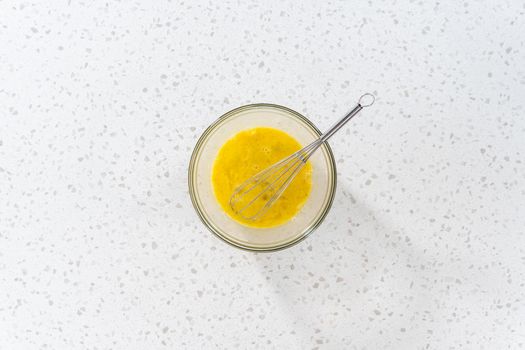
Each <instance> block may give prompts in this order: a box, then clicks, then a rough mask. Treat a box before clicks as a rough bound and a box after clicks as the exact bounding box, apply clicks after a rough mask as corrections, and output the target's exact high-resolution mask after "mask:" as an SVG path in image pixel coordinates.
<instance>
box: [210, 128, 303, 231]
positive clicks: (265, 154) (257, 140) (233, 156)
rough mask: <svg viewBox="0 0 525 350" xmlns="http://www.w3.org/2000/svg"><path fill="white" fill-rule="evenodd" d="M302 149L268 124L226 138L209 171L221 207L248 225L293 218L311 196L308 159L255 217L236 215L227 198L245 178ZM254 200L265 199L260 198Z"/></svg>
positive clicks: (253, 225) (273, 222)
mask: <svg viewBox="0 0 525 350" xmlns="http://www.w3.org/2000/svg"><path fill="white" fill-rule="evenodd" d="M301 148H302V147H301V144H299V142H297V140H295V139H294V138H293V137H291V136H290V135H288V134H287V133H285V132H283V131H280V130H277V129H273V128H268V127H258V128H253V129H248V130H244V131H241V132H239V133H238V134H236V135H235V136H234V137H232V138H231V139H229V140H228V141H226V143H225V144H224V145H223V146H222V147H221V149H220V150H219V153H218V155H217V158H216V159H215V163H214V165H213V170H212V183H213V189H214V192H215V197H216V198H217V201H218V202H219V204H220V205H221V207H222V209H224V211H225V212H226V213H227V214H228V215H229V216H230V217H232V218H233V219H235V220H236V221H238V222H240V223H241V224H243V225H247V226H251V227H261V228H263V227H273V226H277V225H281V224H283V223H285V222H286V221H288V220H290V219H291V218H293V217H294V216H295V215H296V214H297V212H298V211H299V210H300V209H301V207H302V206H303V204H304V203H305V202H306V199H307V198H308V196H309V195H310V189H311V187H312V166H311V164H310V162H308V163H306V166H305V167H304V168H303V169H302V170H301V171H300V172H299V173H298V174H297V176H296V178H295V179H294V180H293V181H292V182H291V183H290V185H289V186H288V188H287V189H286V190H285V191H284V192H283V194H282V195H281V197H280V198H279V199H278V200H277V201H275V202H274V204H273V205H272V206H271V207H270V209H269V210H268V211H267V212H266V213H265V214H264V215H261V216H260V217H259V218H257V219H256V220H247V219H245V218H243V217H242V216H240V215H238V214H236V213H235V212H234V211H233V209H232V208H231V207H230V197H231V195H232V193H233V192H234V190H235V188H237V186H239V185H240V184H242V183H243V182H244V181H245V180H247V179H248V178H250V177H252V176H253V175H255V174H257V173H258V172H260V171H262V170H264V169H265V168H267V167H268V166H270V165H272V164H274V163H276V162H278V161H279V160H281V159H283V158H285V157H287V156H289V155H290V154H292V153H294V152H296V151H298V150H299V149H301ZM266 200H267V199H266ZM257 201H265V199H263V198H262V197H261V198H259V199H257ZM254 204H257V203H254Z"/></svg>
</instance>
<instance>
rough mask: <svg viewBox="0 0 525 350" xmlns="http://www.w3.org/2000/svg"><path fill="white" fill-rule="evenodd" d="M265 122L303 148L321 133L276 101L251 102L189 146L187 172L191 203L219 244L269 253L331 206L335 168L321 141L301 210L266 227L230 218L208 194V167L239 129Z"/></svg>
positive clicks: (302, 234)
mask: <svg viewBox="0 0 525 350" xmlns="http://www.w3.org/2000/svg"><path fill="white" fill-rule="evenodd" d="M260 126H267V127H272V128H276V129H279V130H283V131H285V132H286V133H288V134H289V135H291V136H293V137H294V138H295V139H297V140H298V141H299V142H300V143H301V144H302V145H303V146H306V145H308V144H309V143H310V142H312V141H314V140H316V139H317V138H318V137H319V136H320V135H321V132H320V131H319V130H318V129H317V128H316V127H315V126H314V124H313V123H312V122H310V121H309V120H308V119H306V118H305V117H304V116H302V115H301V114H299V113H297V112H295V111H293V110H291V109H289V108H286V107H282V106H279V105H273V104H252V105H246V106H242V107H239V108H236V109H234V110H232V111H230V112H228V113H226V114H224V115H223V116H222V117H220V118H219V119H217V121H215V122H214V123H213V124H212V125H210V126H209V127H208V128H207V129H206V130H205V131H204V133H203V134H202V136H201V137H200V139H199V141H198V142H197V144H196V145H195V149H194V150H193V154H192V156H191V160H190V165H189V170H188V184H189V191H190V196H191V200H192V202H193V206H194V207H195V210H196V211H197V214H198V215H199V217H200V219H201V220H202V222H203V223H204V224H205V225H206V227H208V229H209V230H210V231H211V232H213V233H214V234H215V235H216V236H217V237H219V238H221V239H222V240H224V241H225V242H227V243H229V244H231V245H233V246H235V247H238V248H242V249H246V250H251V251H275V250H279V249H283V248H287V247H290V246H292V245H294V244H296V243H298V242H300V241H301V240H303V239H304V238H306V236H308V234H310V233H311V232H312V231H313V230H314V229H315V228H317V227H318V226H319V225H320V224H321V222H322V221H323V219H324V218H325V216H326V214H327V213H328V211H329V210H330V206H331V205H332V202H333V199H334V195H335V187H336V173H337V172H336V167H335V160H334V156H333V154H332V150H331V149H330V146H329V145H328V144H327V143H324V144H323V145H322V146H321V147H320V148H319V149H318V150H317V152H316V153H315V154H314V155H313V156H312V157H311V158H310V160H309V161H310V162H311V163H312V190H311V193H310V196H309V197H308V200H307V201H306V203H305V204H304V206H303V208H302V209H301V211H300V212H299V213H298V214H297V215H296V216H295V217H294V218H293V219H292V220H290V221H288V222H287V223H285V224H283V225H281V226H277V227H272V228H253V227H247V226H244V225H241V224H239V223H238V222H236V221H235V220H233V219H231V218H230V217H229V216H228V215H227V214H226V213H225V212H224V211H223V210H222V209H221V207H220V205H219V203H218V202H217V200H216V198H215V195H214V193H213V185H212V182H211V174H212V167H213V162H214V160H215V157H216V156H217V153H218V151H219V149H220V148H221V146H222V145H223V144H224V143H225V142H226V141H227V140H228V139H230V138H231V137H233V136H234V135H235V134H236V133H238V132H239V131H241V130H245V129H249V128H255V127H260Z"/></svg>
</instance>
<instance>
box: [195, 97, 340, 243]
mask: <svg viewBox="0 0 525 350" xmlns="http://www.w3.org/2000/svg"><path fill="white" fill-rule="evenodd" d="M261 107H269V108H276V109H281V110H284V111H285V112H288V113H289V114H291V115H292V116H294V117H296V118H298V119H300V120H301V121H303V122H305V123H306V124H307V125H308V126H309V127H310V128H311V129H312V130H313V131H314V132H315V133H316V134H317V136H321V135H322V133H321V131H320V130H319V129H318V128H317V127H316V126H315V124H314V123H312V122H311V121H310V120H309V119H308V118H306V117H305V116H303V115H302V114H300V113H298V112H296V111H294V110H293V109H291V108H288V107H285V106H281V105H278V104H273V103H252V104H247V105H243V106H239V107H236V108H234V109H232V110H229V111H228V112H226V113H224V114H223V115H221V116H220V117H219V118H217V119H216V120H215V121H214V122H213V123H211V124H210V125H209V126H208V127H207V128H206V129H205V130H204V132H203V133H202V134H201V136H200V137H199V139H198V140H197V143H196V144H195V147H194V148H193V151H192V153H191V158H190V163H189V165H188V190H189V193H190V198H191V203H192V204H193V208H194V209H195V211H196V212H197V215H198V217H199V219H200V220H201V222H202V223H203V224H204V226H206V227H207V229H208V230H209V231H211V233H213V234H214V235H215V236H216V237H218V238H219V239H221V240H222V241H224V242H226V243H227V244H229V245H230V246H233V247H235V248H238V249H241V250H244V251H250V252H267V253H269V252H275V251H279V250H283V249H286V248H289V247H292V246H294V245H296V244H297V243H299V242H301V241H303V240H304V239H306V237H308V236H309V235H310V234H311V233H312V232H314V231H315V230H316V229H317V228H318V227H319V226H320V225H321V223H322V222H323V221H324V219H325V218H326V216H327V215H328V212H329V211H330V209H331V207H332V204H333V202H334V198H335V193H336V189H337V166H336V162H335V158H334V154H333V152H332V148H331V147H330V144H329V143H328V142H327V141H325V142H324V146H325V147H326V150H327V152H328V158H329V160H330V163H331V164H332V169H333V174H331V175H332V181H331V182H332V191H331V193H330V197H329V198H328V202H327V204H326V206H325V207H324V208H323V212H322V213H321V215H320V216H319V218H318V219H317V220H316V221H315V222H314V223H313V224H312V225H310V226H309V227H308V228H307V229H306V230H305V231H304V232H303V233H302V234H301V235H299V236H298V237H296V238H295V239H293V240H291V241H289V242H287V243H285V244H281V245H278V246H270V247H268V248H257V247H250V246H246V245H243V244H239V243H237V242H234V241H232V240H230V239H228V237H225V236H223V235H222V234H221V233H220V232H219V230H216V229H215V227H214V226H215V225H214V224H213V223H212V222H210V221H209V220H208V219H207V218H206V217H205V215H204V213H203V212H202V209H201V208H200V206H199V204H198V201H197V198H196V194H195V191H194V190H193V188H194V187H195V185H194V181H193V177H194V173H195V162H196V159H197V155H198V153H199V150H200V149H201V147H202V145H203V143H204V141H205V140H206V138H207V136H208V135H209V134H210V133H211V132H212V131H213V130H215V129H216V128H217V127H218V126H219V125H220V124H221V123H222V122H223V121H225V120H226V119H228V118H230V117H231V116H233V115H235V114H237V113H238V112H241V111H243V110H247V109H253V108H261Z"/></svg>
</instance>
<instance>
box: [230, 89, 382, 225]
mask: <svg viewBox="0 0 525 350" xmlns="http://www.w3.org/2000/svg"><path fill="white" fill-rule="evenodd" d="M374 101H375V97H374V95H372V94H370V93H366V94H364V95H362V96H361V97H360V98H359V101H358V102H357V105H356V106H355V107H354V108H353V109H352V110H351V111H350V112H349V113H348V114H347V115H346V116H344V117H343V118H342V119H341V120H339V121H338V122H337V123H335V124H334V125H333V126H332V127H331V128H330V129H328V131H327V132H325V133H324V134H322V135H321V136H320V137H319V138H318V139H317V140H315V141H314V142H312V143H311V144H309V145H308V146H306V147H304V148H303V149H301V150H299V151H297V152H295V153H293V154H292V155H290V156H288V157H286V158H284V159H282V160H280V161H279V162H277V163H275V164H273V165H271V166H269V167H268V168H266V169H264V170H263V171H261V172H259V173H257V174H256V175H254V176H252V177H251V178H249V179H248V180H246V181H244V182H243V183H242V184H241V185H239V186H238V187H237V188H236V189H235V190H234V191H233V194H232V196H231V197H230V206H231V208H232V209H233V211H234V212H235V213H236V214H238V215H240V216H242V217H243V218H244V219H246V220H256V219H258V218H260V217H261V216H262V215H263V214H264V213H266V211H267V210H268V209H270V207H271V206H272V205H273V204H274V203H275V201H276V200H277V199H279V197H280V196H281V195H282V194H283V192H284V191H285V190H286V188H287V187H288V185H290V183H291V182H292V181H293V179H294V178H295V176H297V174H298V173H299V171H301V169H302V168H303V167H304V166H305V164H306V162H307V161H308V159H309V158H310V157H311V156H312V154H313V153H314V152H315V151H316V150H317V149H318V148H319V147H320V146H321V145H322V144H323V142H325V141H326V140H328V139H329V138H330V137H331V136H332V135H333V134H335V133H336V132H337V131H338V130H339V129H341V127H342V126H343V125H345V124H346V123H347V122H348V121H349V120H350V119H352V117H354V116H355V115H356V114H357V113H359V112H360V111H361V110H362V109H363V108H365V107H369V106H371V105H372V104H373V103H374ZM259 198H261V200H260V201H258V199H259Z"/></svg>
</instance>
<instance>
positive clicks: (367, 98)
mask: <svg viewBox="0 0 525 350" xmlns="http://www.w3.org/2000/svg"><path fill="white" fill-rule="evenodd" d="M374 101H375V97H374V95H372V94H370V93H366V94H364V95H362V96H361V97H360V98H359V101H358V102H357V105H356V106H355V107H354V108H353V109H352V110H351V111H350V112H348V114H347V115H345V116H344V117H343V118H341V120H339V121H338V122H337V123H335V124H334V125H333V126H332V127H331V128H330V129H328V130H327V131H326V132H325V133H324V134H323V135H321V137H320V139H321V141H323V142H324V141H326V140H328V139H329V138H330V137H332V135H333V134H335V133H336V132H337V131H338V130H339V129H341V128H342V127H343V125H345V124H346V123H348V122H349V121H350V119H352V118H353V117H354V116H355V115H356V114H357V113H359V112H360V111H361V110H362V109H363V108H364V107H369V106H371V105H372V104H373V103H374Z"/></svg>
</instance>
